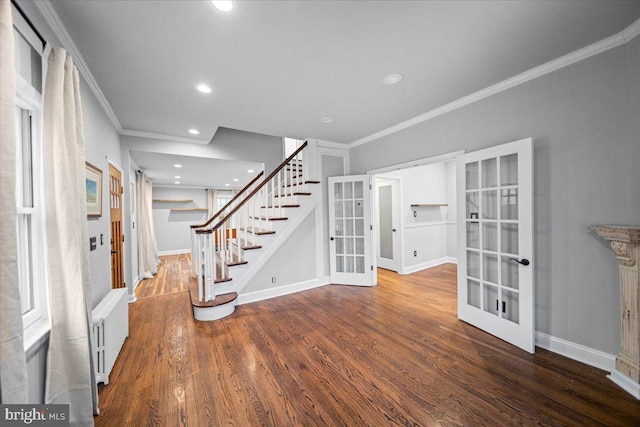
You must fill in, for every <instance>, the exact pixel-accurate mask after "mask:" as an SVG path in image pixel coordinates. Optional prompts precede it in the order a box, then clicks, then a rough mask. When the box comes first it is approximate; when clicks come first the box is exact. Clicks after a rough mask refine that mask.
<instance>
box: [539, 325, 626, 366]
mask: <svg viewBox="0 0 640 427" xmlns="http://www.w3.org/2000/svg"><path fill="white" fill-rule="evenodd" d="M536 346H538V347H540V348H544V349H545V350H549V351H552V352H554V353H557V354H559V355H561V356H564V357H568V358H569V359H573V360H577V361H578V362H582V363H585V364H587V365H589V366H593V367H595V368H598V369H602V370H603V371H607V372H613V371H614V370H615V368H616V356H614V355H613V354H609V353H605V352H603V351H600V350H596V349H594V348H590V347H586V346H584V345H581V344H576V343H574V342H571V341H567V340H563V339H562V338H557V337H554V336H551V335H547V334H544V333H542V332H536Z"/></svg>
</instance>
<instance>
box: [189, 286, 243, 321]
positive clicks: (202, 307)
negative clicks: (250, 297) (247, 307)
mask: <svg viewBox="0 0 640 427" xmlns="http://www.w3.org/2000/svg"><path fill="white" fill-rule="evenodd" d="M189 293H190V294H191V305H192V306H193V317H195V319H196V320H200V321H210V320H218V319H222V318H223V317H227V316H229V315H231V314H233V312H234V311H235V310H236V305H237V303H238V294H237V293H236V292H231V293H228V294H222V295H217V296H216V298H215V299H214V300H213V301H209V302H202V301H198V281H197V280H192V281H191V285H190V286H189Z"/></svg>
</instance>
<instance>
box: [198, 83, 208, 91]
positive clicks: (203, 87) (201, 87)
mask: <svg viewBox="0 0 640 427" xmlns="http://www.w3.org/2000/svg"><path fill="white" fill-rule="evenodd" d="M196 89H197V90H198V92H202V93H211V92H212V90H211V88H210V87H209V86H207V85H206V84H204V83H198V84H197V85H196Z"/></svg>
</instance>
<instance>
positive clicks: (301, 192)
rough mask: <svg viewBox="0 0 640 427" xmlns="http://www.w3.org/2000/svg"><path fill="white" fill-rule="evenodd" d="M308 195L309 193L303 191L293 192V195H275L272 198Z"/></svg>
mask: <svg viewBox="0 0 640 427" xmlns="http://www.w3.org/2000/svg"><path fill="white" fill-rule="evenodd" d="M310 195H311V193H308V192H304V191H295V192H293V193H287V194H281V195H278V194H276V195H275V196H273V197H289V196H310Z"/></svg>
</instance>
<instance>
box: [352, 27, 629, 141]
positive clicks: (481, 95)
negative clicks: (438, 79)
mask: <svg viewBox="0 0 640 427" xmlns="http://www.w3.org/2000/svg"><path fill="white" fill-rule="evenodd" d="M638 34H640V19H638V20H637V21H635V22H634V23H633V24H631V25H629V26H628V27H627V28H625V29H624V30H622V31H621V32H619V33H618V34H614V35H613V36H610V37H607V38H606V39H603V40H600V41H599V42H596V43H593V44H591V45H589V46H586V47H584V48H582V49H578V50H576V51H574V52H571V53H569V54H567V55H564V56H561V57H560V58H557V59H554V60H553V61H549V62H547V63H546V64H542V65H540V66H538V67H535V68H532V69H530V70H528V71H525V72H523V73H520V74H518V75H516V76H514V77H511V78H509V79H507V80H503V81H502V82H500V83H496V84H494V85H492V86H489V87H487V88H484V89H482V90H479V91H477V92H474V93H472V94H470V95H467V96H464V97H462V98H459V99H457V100H455V101H453V102H450V103H448V104H445V105H443V106H441V107H438V108H435V109H433V110H431V111H428V112H426V113H424V114H421V115H419V116H416V117H414V118H412V119H409V120H407V121H404V122H402V123H398V124H397V125H394V126H391V127H389V128H387V129H383V130H381V131H379V132H376V133H373V134H371V135H369V136H365V137H364V138H361V139H358V140H357V141H353V142H352V143H350V144H347V145H346V148H348V149H349V150H351V149H352V148H356V147H359V146H360V145H363V144H366V143H369V142H371V141H375V140H376V139H380V138H382V137H384V136H387V135H391V134H392V133H395V132H398V131H401V130H403V129H406V128H409V127H411V126H415V125H417V124H418V123H422V122H425V121H427V120H431V119H433V118H435V117H438V116H441V115H443V114H446V113H449V112H451V111H454V110H457V109H458V108H461V107H464V106H466V105H469V104H472V103H474V102H477V101H480V100H483V99H485V98H488V97H490V96H492V95H495V94H497V93H500V92H503V91H505V90H507V89H511V88H513V87H515V86H519V85H521V84H523V83H526V82H528V81H530V80H533V79H536V78H538V77H542V76H544V75H546V74H549V73H551V72H553V71H556V70H559V69H561V68H564V67H567V66H569V65H571V64H575V63H576V62H579V61H582V60H583V59H587V58H590V57H592V56H594V55H597V54H599V53H602V52H606V51H607V50H609V49H613V48H614V47H617V46H620V45H622V44H625V43H628V42H629V41H631V40H632V39H634V38H635V37H636V36H638Z"/></svg>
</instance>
